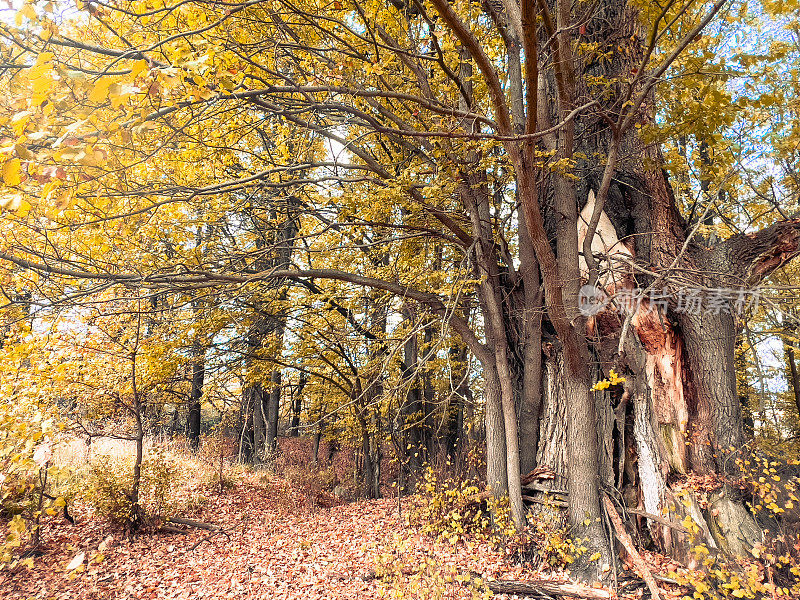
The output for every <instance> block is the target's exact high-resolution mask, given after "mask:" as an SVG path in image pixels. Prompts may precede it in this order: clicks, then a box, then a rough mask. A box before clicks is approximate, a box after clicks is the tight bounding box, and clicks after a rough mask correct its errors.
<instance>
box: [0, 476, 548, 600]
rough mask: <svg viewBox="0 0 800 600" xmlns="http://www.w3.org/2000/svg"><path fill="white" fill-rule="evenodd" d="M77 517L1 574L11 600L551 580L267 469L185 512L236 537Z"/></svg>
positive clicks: (488, 550) (48, 532) (465, 593)
mask: <svg viewBox="0 0 800 600" xmlns="http://www.w3.org/2000/svg"><path fill="white" fill-rule="evenodd" d="M403 502H404V504H406V506H405V508H408V505H407V501H406V500H404V501H403ZM75 516H76V517H77V521H76V525H75V526H72V525H70V524H69V523H66V522H64V521H62V520H60V519H57V518H51V519H49V520H48V521H47V522H46V523H45V526H44V528H43V532H42V534H43V535H42V539H43V544H44V550H45V554H44V555H43V556H42V557H40V558H37V559H36V561H35V563H34V566H33V567H32V568H30V569H28V568H24V567H23V568H18V569H17V570H16V571H14V572H2V573H0V598H15V599H16V598H20V599H27V598H37V599H50V598H52V599H54V600H73V599H74V600H82V599H87V600H89V599H102V600H119V599H128V598H131V599H134V598H135V599H143V600H144V599H147V600H151V599H153V600H155V599H162V598H170V599H179V598H192V599H195V598H247V599H259V598H264V599H267V598H269V599H303V600H313V599H323V598H324V599H326V600H328V599H347V600H358V599H360V598H363V599H372V598H384V597H385V598H390V597H397V598H411V597H414V596H418V594H420V593H421V594H423V595H425V592H424V586H426V585H429V584H430V581H429V580H426V579H425V575H424V572H425V570H426V569H427V571H428V572H430V570H431V569H434V570H436V569H439V570H440V571H441V572H442V573H446V574H452V573H461V574H470V573H476V574H480V575H481V576H482V577H486V578H492V579H498V578H503V579H520V580H524V579H531V578H542V574H541V573H532V572H531V571H530V570H528V569H525V568H523V567H522V566H520V565H518V564H513V561H510V560H509V557H507V556H505V555H504V554H503V553H502V552H501V551H499V550H498V549H495V548H492V547H491V546H490V545H489V544H486V543H475V544H473V545H470V546H469V547H464V546H457V547H453V546H450V545H444V544H438V543H435V542H434V541H432V540H431V539H429V538H426V537H423V536H421V535H420V534H418V533H417V532H416V531H415V530H413V529H410V528H409V527H408V526H407V525H406V524H405V520H404V519H403V518H402V517H400V516H398V506H397V500H396V499H385V500H374V501H362V502H356V503H352V504H345V505H340V506H334V507H332V508H309V507H308V503H307V501H306V498H305V497H304V496H303V495H302V494H299V493H297V492H295V491H294V490H293V489H292V487H291V485H290V484H288V483H287V482H285V481H283V480H281V479H278V478H277V477H274V476H271V475H266V474H259V475H249V476H247V477H245V478H243V479H242V480H241V481H240V482H239V483H238V484H237V485H236V487H234V488H233V489H230V490H226V491H225V492H223V493H222V494H215V493H209V496H208V500H207V502H206V503H205V504H204V505H203V506H202V507H201V508H197V509H196V510H194V511H192V512H189V513H187V514H185V515H184V516H187V517H190V518H192V519H197V520H201V521H204V522H207V523H214V524H216V525H219V526H221V527H222V528H223V529H224V530H225V532H226V533H227V536H226V535H224V534H219V533H216V532H209V531H203V530H197V529H190V530H189V533H188V534H186V535H180V534H165V533H154V534H140V535H137V536H134V537H133V539H130V540H129V539H127V538H126V537H124V536H122V535H121V534H119V533H114V532H113V531H111V530H110V529H109V527H108V526H107V525H106V524H104V523H102V522H99V521H97V520H95V519H92V518H91V516H90V515H89V514H88V513H86V512H85V511H83V510H81V509H80V507H78V508H77V509H76V515H75ZM79 559H80V560H79ZM387 567H388V568H390V569H391V568H395V572H394V574H395V575H396V576H399V577H400V578H401V579H406V578H407V579H408V581H415V578H416V581H418V584H419V585H418V587H417V588H411V587H408V585H407V582H404V583H403V584H402V589H398V587H397V585H396V584H393V583H392V577H380V576H376V570H377V571H378V573H381V572H382V570H384V571H385V570H386V569H387ZM435 579H436V580H437V582H438V583H437V585H441V586H442V591H443V596H441V597H444V598H471V597H472V594H473V591H474V590H473V589H470V588H469V587H468V586H464V585H463V584H460V583H458V582H452V581H451V582H448V581H446V577H442V578H441V581H440V580H439V578H435ZM418 597H419V596H418Z"/></svg>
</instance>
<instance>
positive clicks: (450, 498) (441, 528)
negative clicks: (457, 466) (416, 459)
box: [409, 468, 585, 570]
mask: <svg viewBox="0 0 800 600" xmlns="http://www.w3.org/2000/svg"><path fill="white" fill-rule="evenodd" d="M480 487H481V486H480V482H479V481H478V480H477V479H466V480H465V479H463V478H461V477H459V476H454V475H447V474H446V473H444V472H442V471H437V470H434V469H432V468H428V469H426V470H425V472H424V473H423V476H422V479H421V481H420V483H419V484H418V492H419V494H420V497H419V500H418V502H416V503H415V504H414V505H413V508H412V510H411V511H410V514H409V525H411V526H412V527H414V528H415V529H417V530H418V531H420V532H421V533H422V534H424V535H426V536H428V537H430V538H433V539H435V540H437V541H440V542H445V543H448V544H450V545H454V546H455V545H459V544H466V543H472V542H476V541H478V542H480V541H484V542H488V543H490V544H491V545H493V546H494V547H496V548H500V549H502V550H503V551H504V552H505V553H506V554H507V555H508V556H509V557H510V558H512V559H513V560H516V561H518V562H522V563H525V564H528V565H530V566H531V567H532V568H542V567H547V568H549V569H556V570H557V569H563V568H565V567H567V566H568V565H569V564H571V563H572V562H574V561H575V559H576V558H578V557H579V556H580V555H581V554H582V553H583V552H584V551H585V548H583V547H582V546H581V544H580V540H573V539H572V538H571V537H570V535H569V527H568V525H567V522H566V518H565V514H564V511H563V510H561V509H560V508H559V507H558V506H556V504H555V502H552V503H550V502H548V501H547V497H545V498H546V499H545V500H544V501H543V504H542V506H541V507H540V508H538V509H537V510H536V511H535V514H531V517H532V518H530V519H529V525H528V527H526V528H525V529H524V530H523V531H521V532H520V531H517V529H516V527H515V526H514V522H513V520H512V518H511V510H510V507H509V503H508V497H507V496H503V497H500V498H496V497H494V495H492V494H491V493H490V492H491V491H490V490H486V491H484V492H481V489H480Z"/></svg>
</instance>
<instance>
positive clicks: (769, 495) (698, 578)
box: [671, 455, 800, 600]
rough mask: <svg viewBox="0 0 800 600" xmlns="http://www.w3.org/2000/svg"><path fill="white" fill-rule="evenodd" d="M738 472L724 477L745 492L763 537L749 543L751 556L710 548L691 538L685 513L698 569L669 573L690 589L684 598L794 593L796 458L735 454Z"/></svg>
mask: <svg viewBox="0 0 800 600" xmlns="http://www.w3.org/2000/svg"><path fill="white" fill-rule="evenodd" d="M736 464H737V466H738V469H739V471H740V477H739V478H738V480H736V481H732V482H730V483H731V484H732V485H734V486H735V487H738V488H739V490H740V491H742V492H744V493H745V494H746V495H749V497H750V502H749V508H750V509H751V510H752V512H753V513H754V514H755V515H756V517H757V518H758V520H759V521H761V522H762V523H764V524H766V525H767V527H766V528H764V540H763V542H762V543H760V544H758V545H756V547H755V548H753V551H752V554H753V557H752V559H749V560H745V559H742V558H733V557H730V556H727V555H725V554H723V553H721V552H719V551H717V550H714V549H710V548H709V547H708V546H707V545H706V544H705V543H702V542H700V541H699V538H698V537H696V536H697V534H698V533H699V527H698V525H697V524H696V523H695V522H694V521H693V520H692V519H691V517H686V519H684V521H683V524H684V526H686V527H687V528H688V529H689V531H690V533H691V535H692V536H693V537H692V539H691V543H692V545H691V549H690V551H691V553H692V554H693V556H694V558H695V559H696V560H697V563H698V564H699V568H698V569H678V570H677V571H676V572H675V573H672V574H671V576H672V577H673V578H674V579H675V580H676V581H678V582H679V583H681V584H683V585H686V586H691V587H692V588H694V592H693V595H692V597H689V596H685V597H684V598H685V600H706V599H715V600H716V599H719V598H770V599H775V598H797V597H800V523H798V520H799V519H798V515H797V512H796V511H795V503H796V502H797V503H798V504H800V500H798V495H800V489H798V488H799V487H800V485H798V479H797V477H796V476H794V475H793V473H794V472H796V467H797V465H798V464H800V461H796V460H789V461H780V460H775V459H773V458H770V457H766V456H758V455H750V456H746V457H741V458H739V459H737V461H736Z"/></svg>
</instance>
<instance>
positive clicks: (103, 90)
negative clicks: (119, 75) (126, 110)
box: [89, 77, 113, 102]
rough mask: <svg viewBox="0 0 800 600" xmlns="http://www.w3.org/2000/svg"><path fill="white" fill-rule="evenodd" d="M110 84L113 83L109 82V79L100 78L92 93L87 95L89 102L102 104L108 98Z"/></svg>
mask: <svg viewBox="0 0 800 600" xmlns="http://www.w3.org/2000/svg"><path fill="white" fill-rule="evenodd" d="M112 83H113V81H111V78H110V77H101V78H100V79H98V80H97V81H96V82H95V84H94V87H93V88H92V91H91V92H90V93H89V101H90V102H102V101H103V100H105V99H106V98H107V97H108V88H109V87H111V84H112Z"/></svg>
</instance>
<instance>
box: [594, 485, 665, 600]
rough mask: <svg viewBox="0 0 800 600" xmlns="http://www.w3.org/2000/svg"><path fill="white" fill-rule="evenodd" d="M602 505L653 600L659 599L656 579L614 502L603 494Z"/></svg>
mask: <svg viewBox="0 0 800 600" xmlns="http://www.w3.org/2000/svg"><path fill="white" fill-rule="evenodd" d="M603 505H604V506H605V509H606V513H607V514H608V518H609V519H611V523H613V525H614V530H615V532H616V534H617V539H619V541H620V542H621V543H622V546H623V547H624V548H625V551H626V552H627V553H628V556H630V557H631V560H632V561H633V566H634V567H635V568H636V570H637V571H638V572H639V576H640V577H641V578H642V579H644V582H645V583H646V584H647V587H648V589H649V590H650V594H651V595H652V596H653V600H661V594H660V591H659V589H658V585H657V584H656V580H655V579H654V578H653V574H652V573H651V572H650V569H649V568H648V567H647V563H645V562H644V559H643V558H642V556H641V554H639V552H638V551H637V550H636V546H634V544H633V540H632V539H631V536H630V535H629V534H628V532H627V531H625V526H624V525H623V524H622V519H620V517H619V514H618V513H617V509H615V508H614V503H613V502H611V498H609V497H608V496H606V495H603Z"/></svg>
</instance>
